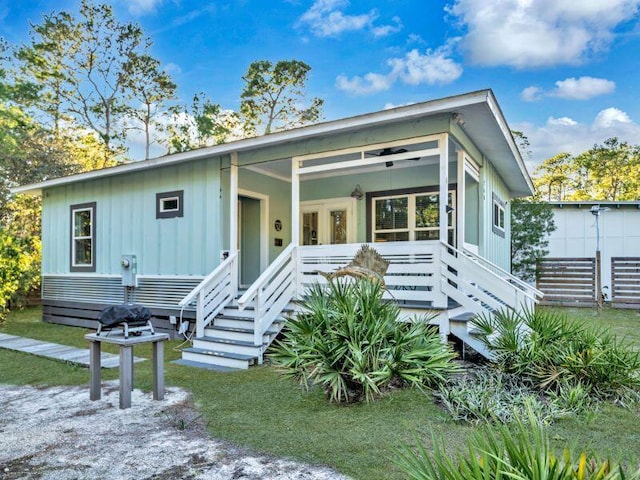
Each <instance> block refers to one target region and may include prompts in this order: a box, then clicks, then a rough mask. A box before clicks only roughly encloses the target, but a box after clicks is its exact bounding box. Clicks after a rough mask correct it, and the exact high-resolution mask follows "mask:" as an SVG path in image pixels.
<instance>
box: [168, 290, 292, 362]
mask: <svg viewBox="0 0 640 480" xmlns="http://www.w3.org/2000/svg"><path fill="white" fill-rule="evenodd" d="M292 312H293V308H292V307H287V308H286V309H284V310H283V312H282V315H280V317H278V318H277V319H276V320H275V321H274V322H273V323H272V325H271V327H270V328H269V329H268V330H267V331H266V332H265V333H264V335H263V337H262V344H261V345H254V330H253V325H254V321H255V309H254V308H253V306H251V305H249V306H247V307H246V308H245V309H244V310H240V308H239V307H238V303H237V299H234V300H232V302H231V303H230V304H229V305H227V306H226V307H225V308H224V309H222V311H221V312H220V313H219V314H218V315H217V316H216V318H215V319H214V321H213V322H212V324H211V325H209V326H208V327H207V328H205V329H204V336H202V337H196V338H194V340H193V346H192V347H189V348H184V349H183V350H182V360H181V361H179V362H176V363H179V364H181V365H188V366H193V367H201V368H209V369H211V370H220V371H237V370H245V369H247V368H249V366H250V365H255V364H257V363H258V360H259V358H260V357H261V356H262V354H263V353H264V351H265V350H266V349H267V347H268V346H269V345H270V344H271V342H272V341H273V340H274V339H275V338H276V336H277V335H278V332H279V331H280V330H281V329H282V326H283V325H284V321H285V318H284V317H285V316H287V315H289V314H291V313H292ZM204 365H206V366H207V367H202V366H204Z"/></svg>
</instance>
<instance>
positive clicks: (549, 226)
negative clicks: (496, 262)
mask: <svg viewBox="0 0 640 480" xmlns="http://www.w3.org/2000/svg"><path fill="white" fill-rule="evenodd" d="M555 229H556V226H555V223H554V221H553V209H552V208H551V205H550V204H548V203H546V202H540V201H534V200H527V199H518V198H514V199H513V200H512V201H511V272H512V273H513V274H514V275H516V276H518V277H520V278H522V279H523V280H527V281H533V280H535V271H536V263H537V262H538V260H540V259H542V258H544V257H546V255H547V254H548V253H549V251H548V250H547V247H548V246H549V240H548V239H547V237H548V235H549V234H550V233H551V232H553V231H554V230H555Z"/></svg>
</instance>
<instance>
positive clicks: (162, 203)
mask: <svg viewBox="0 0 640 480" xmlns="http://www.w3.org/2000/svg"><path fill="white" fill-rule="evenodd" d="M172 200H175V201H176V207H175V208H166V207H165V205H166V204H167V202H170V201H172ZM160 211H161V212H162V213H166V212H179V211H180V197H179V196H178V195H176V196H175V197H164V198H161V199H160Z"/></svg>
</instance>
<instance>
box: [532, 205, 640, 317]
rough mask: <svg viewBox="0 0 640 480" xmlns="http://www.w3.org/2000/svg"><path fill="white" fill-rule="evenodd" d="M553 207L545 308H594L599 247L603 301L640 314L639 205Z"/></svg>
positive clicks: (543, 285) (541, 275)
mask: <svg viewBox="0 0 640 480" xmlns="http://www.w3.org/2000/svg"><path fill="white" fill-rule="evenodd" d="M549 203H550V204H551V206H552V207H553V219H554V222H555V225H556V230H555V231H554V232H552V233H551V234H550V235H549V236H548V240H549V253H548V255H547V257H546V258H545V260H544V261H543V262H541V263H540V265H539V271H538V288H540V290H542V291H543V292H544V293H545V297H544V302H545V303H549V304H565V305H586V306H588V305H593V304H594V303H595V302H596V301H597V278H596V270H597V264H596V250H597V249H598V247H599V249H600V258H601V267H600V271H601V289H602V294H603V298H604V300H605V301H611V302H612V303H613V304H614V305H618V306H633V305H635V308H640V201H600V200H588V201H567V202H549ZM596 214H597V215H596ZM598 237H599V239H598Z"/></svg>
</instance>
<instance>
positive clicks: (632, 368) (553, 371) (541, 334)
mask: <svg viewBox="0 0 640 480" xmlns="http://www.w3.org/2000/svg"><path fill="white" fill-rule="evenodd" d="M475 323H476V325H477V326H478V327H479V328H480V329H481V331H482V337H481V338H482V341H483V342H484V343H485V344H486V345H487V347H488V348H490V349H491V350H492V351H493V352H494V353H495V354H496V357H497V358H496V361H497V362H498V364H499V365H500V367H501V368H502V369H503V370H504V371H506V372H510V373H514V374H517V375H520V376H522V377H524V378H526V379H528V380H530V381H532V382H533V383H534V385H535V386H536V387H537V388H540V389H542V390H544V391H546V392H555V393H556V394H560V395H573V396H575V395H578V390H576V389H584V390H586V391H587V392H588V393H589V394H590V395H591V396H592V397H593V398H596V399H601V400H604V399H609V400H614V401H620V402H626V401H629V400H636V399H637V398H638V392H640V352H638V351H637V350H636V349H634V348H633V347H632V346H631V345H629V344H628V343H625V342H622V341H619V340H618V338H617V337H616V336H615V335H613V334H612V333H610V332H609V331H606V330H603V329H598V328H585V327H584V326H582V325H580V324H578V323H574V322H570V321H568V320H567V318H566V316H565V315H563V314H561V313H558V312H557V311H552V310H536V311H533V312H526V313H525V314H516V313H514V312H508V313H505V312H502V313H500V314H498V315H496V316H494V317H481V318H479V319H477V320H475ZM572 391H573V393H572V394H570V393H569V392H572ZM562 392H566V393H565V394H563V393H562Z"/></svg>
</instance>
